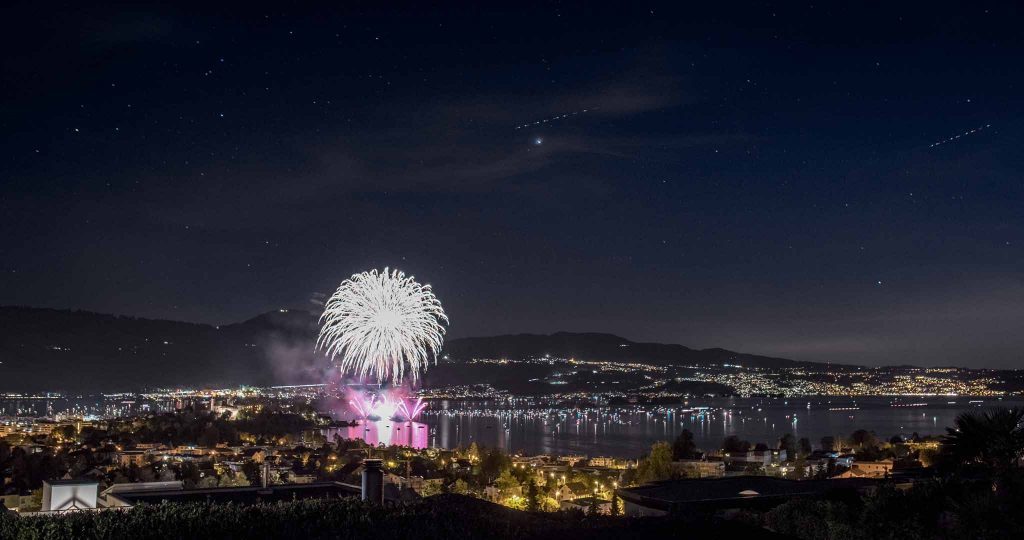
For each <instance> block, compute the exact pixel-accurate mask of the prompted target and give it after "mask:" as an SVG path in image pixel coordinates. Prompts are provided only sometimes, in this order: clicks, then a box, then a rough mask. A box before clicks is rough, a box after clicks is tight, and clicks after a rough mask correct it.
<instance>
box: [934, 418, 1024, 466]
mask: <svg viewBox="0 0 1024 540" xmlns="http://www.w3.org/2000/svg"><path fill="white" fill-rule="evenodd" d="M1022 421H1024V408H1021V407H1014V408H1012V409H1010V408H1005V407H1003V408H999V409H993V410H990V411H985V412H981V413H978V412H973V411H972V412H965V413H961V414H960V415H959V416H957V417H956V421H955V422H954V423H953V425H954V427H952V428H946V432H947V433H946V435H945V436H943V438H942V449H943V453H944V454H945V455H946V456H947V457H949V458H951V459H952V460H953V461H955V462H957V463H961V464H967V463H982V464H985V465H987V466H989V467H992V468H993V469H995V470H996V471H999V472H1005V471H1008V470H1009V469H1010V468H1011V467H1013V466H1015V465H1016V464H1017V463H1018V462H1019V460H1020V459H1021V457H1022V456H1024V427H1022V426H1021V422H1022Z"/></svg>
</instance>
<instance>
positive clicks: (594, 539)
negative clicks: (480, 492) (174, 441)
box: [0, 495, 782, 540]
mask: <svg viewBox="0 0 1024 540" xmlns="http://www.w3.org/2000/svg"><path fill="white" fill-rule="evenodd" d="M682 530H685V531H687V534H686V536H687V537H691V538H701V537H710V536H711V535H713V534H715V535H719V537H724V538H747V539H759V538H782V537H781V536H779V535H776V534H774V533H771V532H769V531H767V530H765V529H762V528H759V527H756V526H752V525H743V524H739V523H734V522H722V523H715V522H712V521H711V520H710V519H707V520H701V521H695V520H690V521H688V522H681V521H679V520H676V519H667V518H644V519H629V518H613V517H608V516H594V517H584V516H582V515H579V514H532V513H527V512H520V511H517V510H512V509H509V508H505V507H503V506H498V505H495V504H492V503H488V502H485V501H481V500H479V499H473V498H470V497H465V496H459V495H439V496H436V497H430V498H428V499H424V500H422V501H418V502H415V503H410V504H404V505H394V506H391V505H389V506H386V507H381V506H374V505H371V504H366V503H362V502H360V501H358V500H354V499H341V500H338V499H335V500H300V501H294V502H285V503H276V504H259V505H253V506H239V505H231V504H209V503H187V504H177V503H164V504H158V505H141V506H137V507H134V508H131V509H129V510H125V511H106V512H71V513H65V514H60V515H52V516H44V517H4V516H2V515H0V538H5V539H7V538H10V539H23V538H24V539H33V540H64V539H70V538H74V539H78V540H92V539H98V538H103V539H109V540H121V539H124V540H128V539H131V540H146V539H153V540H158V539H159V540H175V539H194V538H218V539H228V538H238V539H241V538H273V539H277V538H302V539H304V540H319V539H328V538H331V539H342V538H344V539H359V540H374V539H381V540H383V539H387V540H401V539H408V540H435V539H437V540H441V539H444V540H462V539H467V540H468V539H478V538H487V539H489V540H506V539H507V540H513V539H515V540H528V539H548V538H558V539H559V540H572V539H587V540H600V539H613V538H624V537H626V536H627V535H629V536H631V537H635V538H647V539H651V540H657V539H661V538H678V537H680V536H679V535H680V531H682ZM721 535H725V536H721Z"/></svg>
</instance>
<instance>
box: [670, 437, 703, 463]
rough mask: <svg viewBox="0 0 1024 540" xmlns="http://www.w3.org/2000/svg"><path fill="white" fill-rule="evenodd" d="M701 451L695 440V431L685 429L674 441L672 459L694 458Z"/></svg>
mask: <svg viewBox="0 0 1024 540" xmlns="http://www.w3.org/2000/svg"><path fill="white" fill-rule="evenodd" d="M699 454H700V452H698V451H697V444H696V443H694V441H693V433H691V432H690V430H688V429H684V430H683V431H682V432H681V433H680V434H679V436H678V437H676V440H675V441H673V442H672V460H673V461H678V460H680V459H694V458H696V457H698V455H699Z"/></svg>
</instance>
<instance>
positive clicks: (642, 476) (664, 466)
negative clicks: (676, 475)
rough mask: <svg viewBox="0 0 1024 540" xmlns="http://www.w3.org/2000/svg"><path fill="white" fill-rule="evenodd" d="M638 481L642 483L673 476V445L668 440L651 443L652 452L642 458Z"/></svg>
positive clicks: (637, 473)
mask: <svg viewBox="0 0 1024 540" xmlns="http://www.w3.org/2000/svg"><path fill="white" fill-rule="evenodd" d="M636 476H637V478H636V481H637V482H638V483H640V484H644V483H647V482H656V481H658V480H667V479H669V478H671V477H672V447H671V446H669V444H668V443H667V442H656V443H654V444H653V445H651V453H650V455H648V456H647V457H646V458H644V459H642V460H640V466H638V467H637V471H636Z"/></svg>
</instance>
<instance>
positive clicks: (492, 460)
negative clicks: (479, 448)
mask: <svg viewBox="0 0 1024 540" xmlns="http://www.w3.org/2000/svg"><path fill="white" fill-rule="evenodd" d="M511 465H512V460H511V459H510V458H509V457H508V456H507V455H505V453H504V452H502V451H501V450H500V449H498V448H492V449H491V450H489V451H487V452H486V453H485V454H484V455H483V457H481V458H480V474H482V475H483V477H484V479H485V480H486V483H488V484H489V483H491V482H493V481H494V479H495V478H497V477H498V475H499V474H501V472H502V471H505V470H507V469H509V467H511Z"/></svg>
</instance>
